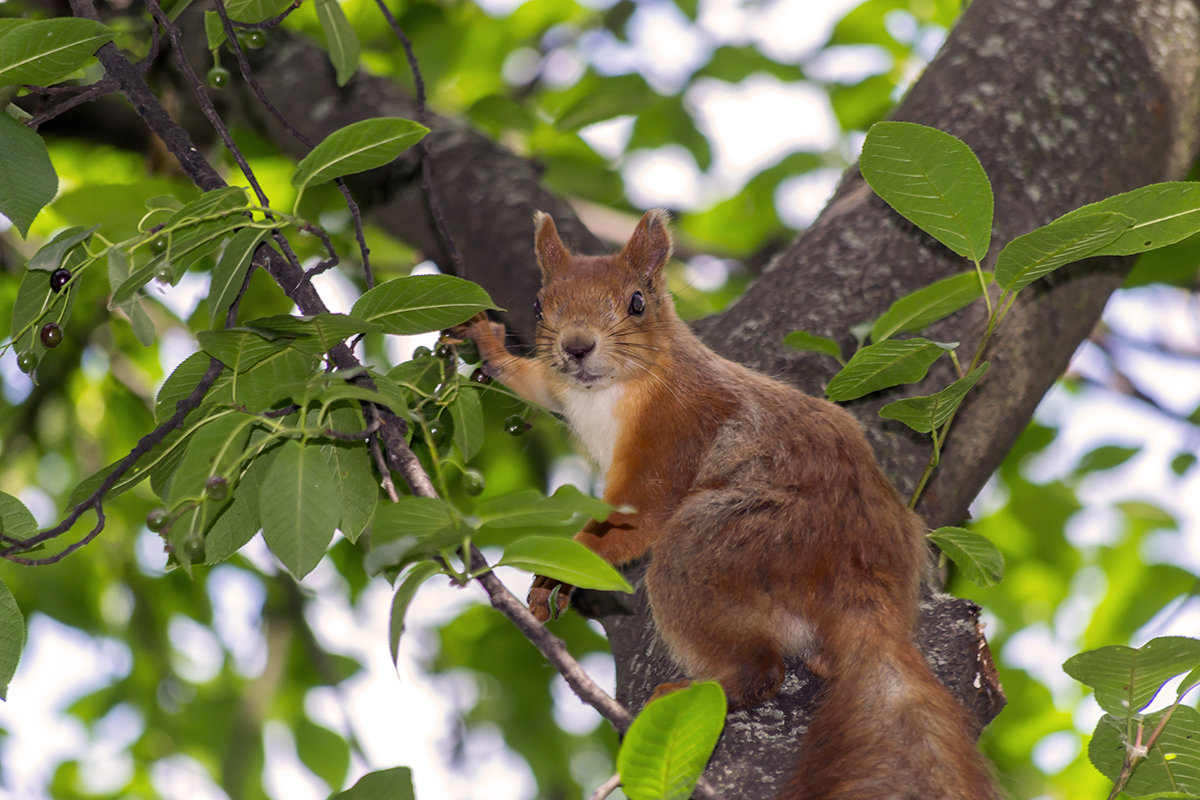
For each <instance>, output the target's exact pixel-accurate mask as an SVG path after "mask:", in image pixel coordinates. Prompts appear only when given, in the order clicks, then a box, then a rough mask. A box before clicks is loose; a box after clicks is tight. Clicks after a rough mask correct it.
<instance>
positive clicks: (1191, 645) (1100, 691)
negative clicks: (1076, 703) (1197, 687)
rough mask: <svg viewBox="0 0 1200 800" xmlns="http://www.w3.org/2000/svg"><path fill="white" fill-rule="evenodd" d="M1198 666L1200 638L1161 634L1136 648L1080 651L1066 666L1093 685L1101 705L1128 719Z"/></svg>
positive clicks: (1068, 671)
mask: <svg viewBox="0 0 1200 800" xmlns="http://www.w3.org/2000/svg"><path fill="white" fill-rule="evenodd" d="M1197 666H1200V639H1189V638H1186V637H1183V636H1161V637H1159V638H1157V639H1152V640H1151V641H1150V642H1148V643H1147V644H1146V645H1144V646H1143V647H1141V648H1138V649H1136V650H1135V649H1134V648H1132V647H1126V646H1125V645H1112V646H1109V647H1101V648H1099V649H1097V650H1089V651H1087V652H1085V653H1079V654H1078V655H1075V656H1072V657H1071V658H1069V659H1067V661H1066V663H1065V664H1063V669H1064V670H1065V671H1066V673H1067V674H1068V675H1070V676H1071V677H1072V678H1074V679H1075V680H1077V681H1079V682H1080V683H1083V684H1086V685H1087V686H1090V687H1092V689H1093V691H1095V693H1096V702H1097V703H1099V704H1100V707H1101V708H1103V709H1104V710H1105V711H1107V712H1108V713H1110V714H1113V715H1116V716H1119V717H1121V718H1122V719H1124V718H1128V717H1129V716H1130V715H1131V714H1133V713H1135V712H1137V711H1141V710H1142V709H1143V708H1145V707H1146V706H1147V705H1148V704H1149V703H1150V701H1151V700H1153V699H1154V696H1155V695H1156V694H1158V691H1159V689H1161V688H1162V685H1163V684H1164V683H1166V682H1167V681H1169V680H1170V679H1171V678H1174V677H1175V676H1177V675H1180V674H1182V673H1185V672H1189V671H1191V670H1193V669H1195V668H1196V667H1197Z"/></svg>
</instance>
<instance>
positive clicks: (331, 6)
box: [313, 0, 391, 172]
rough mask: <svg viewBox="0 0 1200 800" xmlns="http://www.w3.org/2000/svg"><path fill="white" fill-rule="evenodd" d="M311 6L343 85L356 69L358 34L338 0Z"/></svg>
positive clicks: (338, 82)
mask: <svg viewBox="0 0 1200 800" xmlns="http://www.w3.org/2000/svg"><path fill="white" fill-rule="evenodd" d="M313 8H314V10H315V11H316V12H317V21H318V22H320V23H321V29H322V30H323V31H324V32H325V42H326V45H327V46H328V48H329V60H330V61H331V62H333V67H334V69H335V70H337V84H338V86H345V85H346V83H347V82H348V81H349V80H350V79H351V78H353V77H354V73H355V72H357V71H358V57H359V44H358V34H356V33H355V32H354V27H353V26H352V25H351V24H350V20H348V19H346V12H345V11H343V10H342V6H341V4H340V3H338V0H314V5H313ZM388 160H389V161H390V160H391V159H388ZM385 163H386V162H385ZM354 171H355V172H358V171H360V170H354Z"/></svg>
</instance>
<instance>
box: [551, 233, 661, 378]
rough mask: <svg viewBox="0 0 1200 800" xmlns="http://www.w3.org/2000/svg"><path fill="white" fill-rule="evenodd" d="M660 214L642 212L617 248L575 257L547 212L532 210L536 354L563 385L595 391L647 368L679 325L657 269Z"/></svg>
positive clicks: (652, 366) (653, 364) (655, 361)
mask: <svg viewBox="0 0 1200 800" xmlns="http://www.w3.org/2000/svg"><path fill="white" fill-rule="evenodd" d="M668 219H669V217H668V214H667V212H666V211H664V210H662V209H655V210H652V211H648V212H646V214H645V215H644V216H643V217H642V219H641V220H640V221H639V222H638V224H637V227H636V228H635V229H634V231H633V235H632V236H630V237H629V241H628V242H626V244H625V246H624V247H623V248H622V249H621V251H620V252H619V253H616V254H614V255H608V256H578V255H574V254H572V253H571V251H570V250H569V249H567V246H566V245H565V244H563V242H562V239H560V238H559V235H558V228H557V227H556V226H555V225H554V220H553V219H551V217H550V215H549V214H545V213H543V212H541V211H538V212H536V213H535V214H534V226H535V229H536V233H535V235H534V250H535V251H536V253H537V261H538V266H539V267H540V268H541V271H542V289H541V291H540V292H539V293H538V299H537V303H536V306H535V311H536V313H537V317H538V330H537V347H538V357H539V358H543V359H546V360H548V362H549V364H550V366H551V367H552V368H553V370H554V372H556V373H557V374H558V375H559V376H560V377H561V378H562V379H563V380H564V381H565V382H566V383H567V384H568V385H572V386H574V387H576V388H583V389H597V388H604V387H607V386H611V385H612V384H614V383H617V382H620V381H624V380H630V379H633V378H637V377H638V376H642V375H648V374H650V373H652V372H653V371H654V369H655V367H656V366H657V365H658V364H660V363H661V361H662V359H663V358H664V357H665V356H666V354H667V343H668V340H669V339H670V333H669V330H670V328H672V327H673V326H675V325H678V324H680V323H679V318H678V317H677V316H676V314H675V306H674V304H673V302H672V300H671V295H670V293H669V292H668V291H667V288H666V276H665V275H664V274H663V268H664V267H665V266H666V264H667V262H668V261H670V260H671V250H672V245H671V234H670V232H669V231H668V230H667V221H668Z"/></svg>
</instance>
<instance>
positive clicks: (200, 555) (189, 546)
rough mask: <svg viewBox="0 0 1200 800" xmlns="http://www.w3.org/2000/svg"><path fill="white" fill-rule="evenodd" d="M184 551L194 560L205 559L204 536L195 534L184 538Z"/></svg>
mask: <svg viewBox="0 0 1200 800" xmlns="http://www.w3.org/2000/svg"><path fill="white" fill-rule="evenodd" d="M183 552H184V553H186V554H187V557H188V558H189V559H190V560H192V561H203V560H204V537H203V536H201V535H200V534H198V533H197V534H193V535H191V536H188V537H187V538H186V539H184V540H183Z"/></svg>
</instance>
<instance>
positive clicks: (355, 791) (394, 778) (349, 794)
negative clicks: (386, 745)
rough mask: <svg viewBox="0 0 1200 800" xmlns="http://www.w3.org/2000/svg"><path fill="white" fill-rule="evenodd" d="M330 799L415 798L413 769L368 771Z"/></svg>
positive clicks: (384, 799) (375, 799)
mask: <svg viewBox="0 0 1200 800" xmlns="http://www.w3.org/2000/svg"><path fill="white" fill-rule="evenodd" d="M329 800H413V785H412V770H410V769H409V768H408V767H392V768H391V769H382V770H378V771H376V772H368V773H367V774H366V775H363V776H362V777H361V778H359V779H358V781H357V782H356V783H355V784H354V785H353V786H351V787H350V788H349V789H347V790H346V791H344V792H338V793H337V794H335V795H332V796H331V797H330V798H329Z"/></svg>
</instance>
